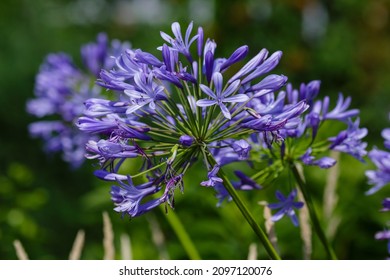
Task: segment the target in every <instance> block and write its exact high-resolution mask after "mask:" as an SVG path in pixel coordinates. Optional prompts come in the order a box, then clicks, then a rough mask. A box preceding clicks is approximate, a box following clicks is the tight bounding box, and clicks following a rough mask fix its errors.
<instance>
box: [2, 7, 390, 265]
mask: <svg viewBox="0 0 390 280" xmlns="http://www.w3.org/2000/svg"><path fill="white" fill-rule="evenodd" d="M150 3H152V4H153V3H154V4H156V3H157V4H159V6H158V7H156V6H149V4H150ZM313 3H317V4H318V3H320V4H321V1H314V0H313V1H309V0H307V1H304V0H289V1H287V0H286V1H282V0H269V1H255V0H251V1H249V0H248V1H233V0H228V1H226V0H216V1H200V0H199V1H196V0H192V1H179V0H177V1H173V0H171V1H158V0H154V1H139V0H138V1H119V0H118V1H114V0H111V1H109V0H100V1H93V0H78V1H54V0H35V1H28V0H24V1H23V0H3V1H1V2H0V108H1V109H0V128H1V132H0V244H1V245H0V259H15V258H16V254H15V252H14V249H13V245H12V243H13V240H15V239H20V240H21V242H22V243H23V245H24V247H25V249H26V251H27V252H28V254H29V257H30V258H31V259H66V258H67V257H68V253H69V251H70V248H71V246H72V243H73V240H74V237H75V235H76V232H77V231H78V230H79V229H84V230H85V232H86V244H85V249H84V251H83V255H82V258H83V259H101V258H102V257H103V248H102V245H101V244H102V242H101V240H102V215H101V213H102V212H103V211H107V212H108V213H109V215H110V217H111V219H112V222H113V224H114V230H115V238H116V239H115V242H116V245H117V248H118V249H119V236H120V234H122V233H127V234H129V235H130V238H131V242H132V246H133V255H134V258H136V259H156V258H159V255H158V250H157V249H156V246H155V245H154V244H153V242H152V238H151V231H150V226H149V224H150V223H149V220H150V219H151V218H155V219H156V220H157V221H158V223H159V225H160V227H161V230H162V232H163V234H164V236H165V243H164V244H165V246H166V248H167V250H168V253H169V257H170V258H172V259H185V258H188V257H187V255H186V253H185V251H184V250H183V248H182V247H181V245H180V243H179V242H178V240H177V237H176V236H175V234H174V233H173V231H172V229H171V228H170V226H169V225H168V224H167V222H166V219H165V218H164V215H163V214H162V212H160V211H159V210H156V211H154V212H152V213H150V214H148V215H145V216H142V217H139V218H136V219H134V220H132V221H131V222H130V221H128V219H121V218H120V216H119V215H118V214H116V213H114V212H113V211H112V208H113V206H112V204H111V202H110V197H109V194H108V191H109V184H104V183H102V182H100V181H98V180H97V179H95V178H94V177H93V176H92V175H91V172H92V171H93V166H92V162H87V163H86V164H85V165H84V166H83V168H82V169H80V170H77V171H72V170H71V169H70V168H69V167H68V165H67V164H66V163H64V162H62V161H61V159H60V157H59V156H58V155H53V156H51V157H48V156H47V155H46V154H44V153H43V152H42V149H41V147H42V143H41V142H40V141H39V140H35V139H34V140H32V139H31V138H30V137H29V135H28V132H27V125H28V124H29V123H30V122H32V121H34V120H35V118H33V117H31V116H28V115H27V114H26V112H25V102H26V100H27V99H28V98H32V97H33V88H34V79H35V75H36V73H37V71H38V69H39V65H40V63H41V62H42V61H43V59H44V57H45V55H47V54H48V53H50V52H59V51H63V52H66V53H68V54H70V55H71V56H73V58H74V59H75V61H76V63H80V53H79V49H80V46H81V45H82V44H85V43H87V42H89V41H93V40H94V39H95V36H96V34H97V33H98V32H101V31H104V32H106V33H107V34H108V36H109V37H110V38H117V39H120V40H127V41H130V42H131V44H132V46H133V47H134V48H142V49H144V50H146V51H150V52H152V53H157V51H156V47H157V46H160V45H161V43H162V39H161V37H160V36H159V31H160V30H163V31H165V32H167V33H170V24H171V22H173V21H179V22H181V23H182V24H183V26H185V24H187V23H188V22H189V21H190V20H194V24H195V26H199V25H202V26H203V27H204V30H205V33H206V36H207V37H211V38H215V40H216V42H217V44H218V47H217V54H218V55H219V56H228V55H229V54H230V53H231V52H232V51H233V50H235V49H236V48H238V47H239V46H241V45H244V44H246V45H248V46H249V49H250V54H251V55H255V54H256V53H257V52H258V51H259V50H260V49H261V48H267V49H269V50H270V52H274V51H276V50H282V51H283V53H284V55H283V58H282V60H281V62H280V65H279V66H278V67H277V69H276V70H275V72H277V73H283V74H285V75H287V76H288V77H289V81H290V82H292V83H294V85H296V86H298V85H299V84H300V83H301V82H309V81H310V80H312V79H320V80H322V85H321V88H322V90H321V94H323V96H325V95H329V96H331V97H332V98H333V99H334V98H336V97H337V94H338V92H343V93H344V94H345V95H350V96H352V97H353V101H352V106H353V107H357V108H359V109H361V124H362V126H365V127H367V128H368V129H369V135H368V137H367V141H369V148H371V147H373V146H374V145H377V146H378V147H382V139H381V138H380V131H381V129H382V128H384V127H386V126H390V124H389V120H388V113H389V112H390V104H389V101H388V100H390V99H389V95H390V94H389V92H390V3H389V1H387V0H377V1H360V0H334V1H322V4H321V5H322V7H323V8H324V9H325V11H326V13H327V20H326V22H325V25H323V27H325V31H324V33H323V34H322V35H321V34H319V33H315V34H314V35H312V36H311V37H309V38H308V37H305V36H303V35H302V29H303V24H302V12H303V10H304V9H305V8H307V7H308V5H313ZM318 20H320V18H318ZM318 20H316V22H317V21H318ZM79 65H80V64H79ZM372 167H373V166H372V164H370V163H367V164H361V163H360V162H357V161H356V160H354V159H351V158H350V157H348V156H342V157H341V165H340V172H341V176H340V180H339V184H338V190H337V191H338V196H339V198H338V203H337V206H336V209H335V212H334V216H335V217H337V218H340V219H341V220H340V224H339V226H338V228H337V230H336V233H335V236H334V239H333V240H332V244H333V245H334V247H335V250H336V253H337V254H338V256H339V258H341V259H383V258H385V257H386V244H385V242H380V241H376V240H374V234H375V232H377V231H379V230H382V229H383V228H384V227H385V224H386V221H388V220H390V217H389V215H386V214H383V213H379V211H378V210H379V209H380V206H381V205H380V204H381V200H382V198H384V197H386V195H387V196H388V195H390V193H389V187H387V189H384V190H383V191H381V192H380V193H377V194H375V195H373V196H370V197H367V196H365V195H364V191H365V190H367V189H368V186H367V183H366V178H365V177H364V171H365V170H367V169H370V168H372ZM197 170H199V169H196V168H195V169H194V171H193V172H192V175H190V176H189V177H187V178H186V186H185V192H184V194H183V195H182V194H180V193H178V194H177V195H176V199H177V203H176V210H175V212H176V214H177V215H178V216H179V218H180V219H181V220H182V222H183V224H184V226H185V227H186V229H187V231H188V233H189V235H190V236H191V238H192V239H193V241H194V243H195V245H196V247H197V248H198V250H199V252H200V254H201V256H202V258H204V259H245V258H246V257H247V254H248V247H249V245H250V244H251V243H252V242H256V238H255V236H254V234H253V233H252V232H251V230H250V228H249V227H248V226H247V225H246V223H245V221H244V220H243V218H242V217H241V216H240V214H239V212H238V211H237V210H236V207H235V205H234V204H232V203H230V204H226V203H225V204H224V205H223V207H221V208H216V207H215V204H216V202H217V200H216V199H215V198H214V194H213V191H212V190H210V189H206V188H203V187H200V186H199V184H198V182H200V181H201V180H202V178H203V177H204V176H205V175H204V174H205V173H203V171H202V173H198V174H197ZM306 175H307V177H308V178H307V180H308V183H309V184H310V185H311V186H312V189H313V190H312V193H313V195H314V196H315V199H316V201H317V203H318V210H319V212H321V207H322V205H321V201H322V196H323V186H324V184H325V176H326V171H324V170H318V169H316V168H308V169H306ZM275 184H285V181H284V180H282V179H281V180H279V181H277V182H275ZM276 187H277V186H276ZM281 187H282V186H281ZM273 191H274V190H272V191H269V192H267V193H266V194H264V195H262V196H261V197H258V196H256V194H255V193H252V194H243V196H245V197H246V199H247V200H248V202H249V203H250V209H252V211H253V213H254V214H255V215H256V217H257V218H258V221H259V222H260V221H262V208H261V207H260V206H258V205H257V201H259V200H264V199H270V200H271V199H274V198H273ZM328 222H329V221H323V223H324V225H327V224H328ZM276 230H277V234H278V238H279V243H280V244H279V247H280V250H281V255H282V257H284V258H287V259H301V258H302V253H301V251H302V249H301V248H302V243H301V241H300V235H299V230H298V229H296V228H294V227H293V226H292V225H291V223H290V221H288V219H283V220H282V221H280V222H279V223H278V224H277V227H276ZM260 247H261V246H260V245H259V248H260ZM313 249H314V254H313V258H317V259H318V258H324V257H325V255H324V253H323V250H322V248H321V245H320V244H319V243H318V241H317V239H316V238H315V242H314V248H313ZM117 258H120V255H119V252H118V255H117ZM259 258H266V255H265V252H264V250H263V249H261V248H260V249H259Z"/></svg>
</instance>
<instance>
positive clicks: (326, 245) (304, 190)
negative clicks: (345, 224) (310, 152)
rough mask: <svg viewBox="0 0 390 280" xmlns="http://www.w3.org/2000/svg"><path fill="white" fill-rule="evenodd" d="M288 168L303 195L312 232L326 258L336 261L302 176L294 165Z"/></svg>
mask: <svg viewBox="0 0 390 280" xmlns="http://www.w3.org/2000/svg"><path fill="white" fill-rule="evenodd" d="M290 168H291V171H292V173H293V174H294V177H295V180H296V182H297V184H298V186H299V188H300V190H301V192H302V194H303V197H304V198H305V202H306V206H307V208H308V209H309V213H310V219H311V222H312V224H313V227H314V230H315V231H316V233H317V235H318V237H319V239H320V241H321V243H322V245H323V246H324V248H325V251H326V254H327V255H328V257H329V258H330V259H332V260H337V256H336V254H335V252H334V251H333V248H332V247H331V246H330V245H329V243H328V239H327V238H326V235H325V233H324V231H323V230H322V227H321V224H320V221H319V219H318V216H317V214H316V211H315V208H314V203H313V200H312V198H311V196H310V192H309V191H308V189H307V185H306V183H305V181H304V179H303V178H302V176H301V174H300V173H299V170H298V168H297V166H296V165H295V164H293V163H292V164H291V165H290Z"/></svg>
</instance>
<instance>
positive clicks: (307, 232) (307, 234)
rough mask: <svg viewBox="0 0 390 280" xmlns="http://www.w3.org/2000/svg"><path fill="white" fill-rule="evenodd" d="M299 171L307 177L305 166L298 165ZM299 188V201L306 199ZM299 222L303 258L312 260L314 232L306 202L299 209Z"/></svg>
mask: <svg viewBox="0 0 390 280" xmlns="http://www.w3.org/2000/svg"><path fill="white" fill-rule="evenodd" d="M297 169H298V172H299V173H300V175H301V178H303V180H304V178H305V176H304V174H303V167H302V165H297ZM297 189H298V200H299V201H305V198H304V197H303V194H302V192H301V191H300V189H299V188H297ZM298 216H299V224H300V227H299V228H300V231H301V239H302V242H303V258H304V259H305V260H310V258H311V254H312V252H313V243H312V235H313V232H312V230H311V224H310V213H309V209H308V208H307V205H306V203H305V204H304V205H303V207H302V208H301V209H300V210H299V215H298Z"/></svg>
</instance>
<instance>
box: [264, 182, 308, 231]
mask: <svg viewBox="0 0 390 280" xmlns="http://www.w3.org/2000/svg"><path fill="white" fill-rule="evenodd" d="M297 194H298V192H297V190H296V189H293V190H292V191H291V192H290V193H289V195H288V196H287V197H286V196H284V195H283V194H282V193H281V192H280V191H276V193H275V196H276V198H277V199H278V200H279V202H276V203H269V204H268V207H269V208H270V209H273V210H275V209H280V210H279V211H278V212H277V213H276V214H274V215H273V216H272V218H271V219H272V221H274V222H276V221H279V220H280V219H281V218H283V217H284V216H285V215H287V216H288V217H289V218H290V219H291V221H292V223H293V224H294V226H298V225H299V222H298V218H297V216H296V214H295V209H301V208H302V207H303V205H304V203H303V202H301V201H295V199H296V197H297Z"/></svg>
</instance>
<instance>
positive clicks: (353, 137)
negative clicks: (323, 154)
mask: <svg viewBox="0 0 390 280" xmlns="http://www.w3.org/2000/svg"><path fill="white" fill-rule="evenodd" d="M359 122H360V120H359V118H358V119H356V121H355V122H352V121H351V120H349V121H348V128H347V130H343V131H341V132H340V133H339V134H338V135H337V136H336V137H330V138H329V141H330V142H331V145H330V147H329V148H330V149H332V150H335V151H339V152H343V153H347V154H350V155H351V156H353V157H355V158H356V159H358V160H360V161H362V162H364V160H363V157H364V156H366V155H367V151H366V147H367V143H366V142H363V141H362V139H363V138H364V137H365V136H366V135H367V128H359Z"/></svg>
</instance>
